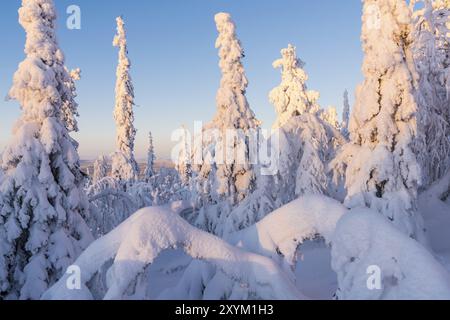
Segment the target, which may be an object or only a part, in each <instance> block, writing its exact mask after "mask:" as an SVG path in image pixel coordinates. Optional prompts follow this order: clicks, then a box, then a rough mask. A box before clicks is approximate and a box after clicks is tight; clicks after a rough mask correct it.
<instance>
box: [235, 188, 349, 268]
mask: <svg viewBox="0 0 450 320" xmlns="http://www.w3.org/2000/svg"><path fill="white" fill-rule="evenodd" d="M347 211H348V210H347V208H345V207H344V206H343V205H342V204H341V203H340V202H338V201H336V200H333V199H331V198H329V197H326V196H321V195H310V196H304V197H302V198H299V199H297V200H294V201H292V202H290V203H289V204H287V205H285V206H284V207H281V208H280V209H278V210H276V211H274V212H273V213H271V214H270V215H268V216H267V217H265V218H264V219H263V220H261V221H260V222H258V223H257V224H255V225H253V226H252V227H250V228H247V229H245V230H242V231H240V232H237V233H235V234H232V235H231V236H230V242H231V243H234V244H236V245H238V246H241V247H243V248H245V249H246V250H250V251H252V252H254V253H257V254H261V255H264V256H267V257H271V258H273V259H276V260H279V258H280V257H281V258H282V259H284V260H285V262H286V263H287V264H288V265H290V266H293V265H294V264H295V262H296V258H295V256H296V251H297V248H298V246H299V245H300V244H302V243H303V242H304V241H305V240H308V239H313V238H316V237H317V236H321V237H323V238H324V239H325V241H326V242H328V243H329V242H330V241H331V238H332V236H333V234H334V229H335V227H336V223H337V222H338V221H339V219H340V218H341V217H342V216H343V215H344V214H345V213H346V212H347Z"/></svg>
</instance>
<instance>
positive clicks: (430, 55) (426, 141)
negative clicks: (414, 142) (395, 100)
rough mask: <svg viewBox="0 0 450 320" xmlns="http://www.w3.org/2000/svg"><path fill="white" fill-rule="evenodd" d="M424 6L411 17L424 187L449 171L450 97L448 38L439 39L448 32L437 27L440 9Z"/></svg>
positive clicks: (420, 157) (429, 4)
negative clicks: (417, 85)
mask: <svg viewBox="0 0 450 320" xmlns="http://www.w3.org/2000/svg"><path fill="white" fill-rule="evenodd" d="M424 5H425V6H424V9H422V10H420V11H419V12H416V15H415V30H414V42H413V52H414V60H415V63H416V68H417V72H418V73H419V76H420V80H419V90H418V92H417V101H418V105H419V113H418V119H419V121H418V127H419V133H420V139H419V144H418V150H420V152H419V153H418V154H419V162H420V164H421V167H422V172H423V184H424V185H425V186H428V185H430V184H432V183H433V182H435V181H437V180H439V179H440V178H441V177H442V176H443V175H444V174H445V173H446V172H447V170H448V169H449V168H450V138H449V137H450V123H449V122H448V121H449V118H448V113H449V105H450V97H449V95H448V92H447V86H448V84H447V83H446V82H447V80H446V72H448V71H449V70H450V57H449V46H448V37H447V36H444V37H442V36H441V35H442V33H448V29H447V28H446V27H445V29H446V30H445V31H442V30H440V29H441V28H439V23H438V20H439V18H440V14H438V13H437V12H439V11H440V10H436V9H435V8H433V4H432V1H431V0H425V1H424ZM437 8H440V7H437ZM448 17H449V14H448V9H447V18H448ZM447 21H448V20H447ZM444 26H445V24H444ZM442 40H443V41H442ZM445 47H446V48H445Z"/></svg>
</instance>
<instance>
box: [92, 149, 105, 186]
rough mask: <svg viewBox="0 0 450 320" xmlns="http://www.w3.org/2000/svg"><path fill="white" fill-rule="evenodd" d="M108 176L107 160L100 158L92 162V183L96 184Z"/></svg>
mask: <svg viewBox="0 0 450 320" xmlns="http://www.w3.org/2000/svg"><path fill="white" fill-rule="evenodd" d="M107 176H108V158H107V157H106V156H100V157H98V159H97V160H95V162H94V173H93V176H92V183H93V184H97V183H98V182H99V181H100V180H102V179H104V178H106V177H107Z"/></svg>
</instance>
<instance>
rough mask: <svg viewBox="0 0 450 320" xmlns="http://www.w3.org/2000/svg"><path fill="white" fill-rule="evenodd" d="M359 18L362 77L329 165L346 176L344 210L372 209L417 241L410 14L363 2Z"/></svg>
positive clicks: (376, 0) (394, 4)
mask: <svg viewBox="0 0 450 320" xmlns="http://www.w3.org/2000/svg"><path fill="white" fill-rule="evenodd" d="M374 8H375V9H376V10H377V11H378V12H379V15H378V18H379V19H380V20H379V21H377V20H376V18H377V17H376V16H375V17H374ZM362 20H363V27H362V42H363V49H364V53H365V57H364V64H363V73H364V76H365V79H364V82H363V83H362V84H361V85H360V86H359V87H358V88H357V92H356V103H355V108H354V110H353V112H352V117H351V120H350V127H349V129H350V134H351V141H350V142H349V143H348V144H346V145H345V146H344V147H343V148H342V150H341V152H340V153H339V155H338V156H337V157H336V159H335V160H334V161H333V164H332V166H333V167H334V169H335V170H337V172H339V173H341V174H343V173H344V172H345V177H346V185H347V189H348V194H347V197H346V200H345V204H346V206H348V207H350V208H353V207H365V206H368V207H370V208H372V209H374V210H377V211H378V212H380V213H381V214H383V215H384V216H386V217H387V218H388V219H389V220H391V221H392V222H393V223H394V224H395V225H396V226H397V227H398V228H399V229H400V230H402V231H403V232H405V233H406V234H407V235H409V236H411V237H414V238H416V239H418V240H421V241H422V240H423V238H422V236H423V228H422V218H421V215H420V214H419V213H418V211H417V205H416V197H417V189H418V187H419V185H420V183H421V173H420V166H419V164H418V161H417V155H416V153H415V151H414V148H413V147H414V142H415V139H416V137H417V121H416V118H417V111H418V110H417V109H418V105H417V101H416V96H415V92H416V87H415V83H416V79H417V73H416V71H415V67H414V62H413V58H412V52H411V43H412V39H411V36H412V30H411V14H410V11H409V9H408V6H407V4H406V2H405V1H403V0H402V1H398V0H381V1H380V0H365V1H364V13H363V18H362Z"/></svg>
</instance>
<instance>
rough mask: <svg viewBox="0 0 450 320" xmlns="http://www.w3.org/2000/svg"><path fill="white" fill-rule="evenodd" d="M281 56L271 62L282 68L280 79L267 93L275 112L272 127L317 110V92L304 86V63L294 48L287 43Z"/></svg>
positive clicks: (306, 78) (305, 75)
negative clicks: (279, 82)
mask: <svg viewBox="0 0 450 320" xmlns="http://www.w3.org/2000/svg"><path fill="white" fill-rule="evenodd" d="M281 56H282V57H281V58H280V59H278V60H276V61H275V62H274V63H273V67H274V68H280V69H281V70H282V71H281V76H282V81H281V84H280V85H279V86H277V87H276V88H275V89H273V90H272V91H271V92H270V94H269V100H270V102H271V103H272V104H273V105H274V106H275V109H276V112H277V119H276V121H275V123H274V128H280V127H282V126H283V125H284V124H285V123H286V122H288V121H289V120H290V119H292V117H295V116H299V115H302V114H304V113H316V112H317V111H318V110H319V106H318V105H317V100H319V93H318V92H317V91H308V89H307V87H306V81H308V75H307V74H306V72H305V70H303V67H304V65H305V63H304V62H303V61H302V60H300V59H299V58H297V54H296V48H295V47H294V46H293V45H291V44H289V45H288V47H287V48H286V49H283V50H282V51H281Z"/></svg>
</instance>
